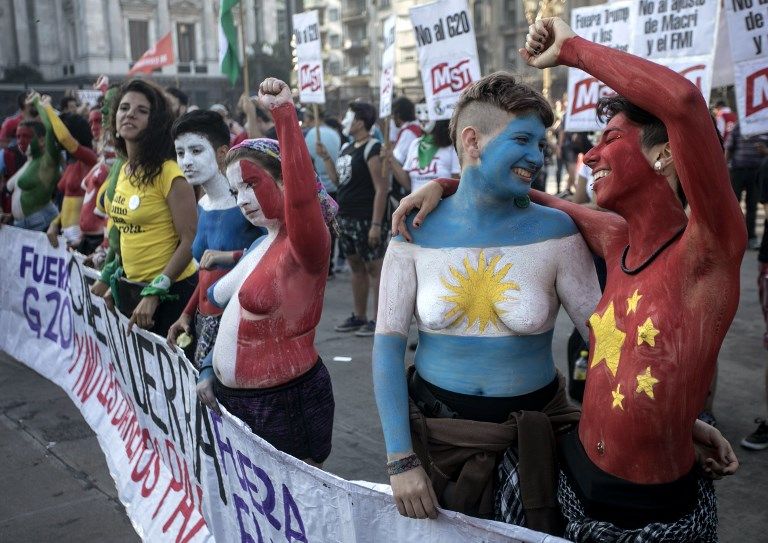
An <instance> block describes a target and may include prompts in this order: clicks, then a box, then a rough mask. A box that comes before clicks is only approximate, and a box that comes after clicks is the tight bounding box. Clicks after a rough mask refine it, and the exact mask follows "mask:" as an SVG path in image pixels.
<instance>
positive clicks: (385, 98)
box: [379, 15, 397, 119]
mask: <svg viewBox="0 0 768 543" xmlns="http://www.w3.org/2000/svg"><path fill="white" fill-rule="evenodd" d="M396 25H397V16H395V15H390V16H389V17H387V18H386V19H385V20H384V25H383V26H384V51H383V52H382V53H381V78H380V79H379V118H381V119H383V118H384V117H388V116H389V115H391V114H392V93H393V91H394V89H395V26H396Z"/></svg>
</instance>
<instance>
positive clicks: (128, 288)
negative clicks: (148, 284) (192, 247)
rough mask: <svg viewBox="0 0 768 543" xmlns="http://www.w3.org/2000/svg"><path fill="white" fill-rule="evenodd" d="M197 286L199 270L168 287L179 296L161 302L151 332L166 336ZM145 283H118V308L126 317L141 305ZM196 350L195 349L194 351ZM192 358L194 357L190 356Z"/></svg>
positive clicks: (171, 292) (170, 291)
mask: <svg viewBox="0 0 768 543" xmlns="http://www.w3.org/2000/svg"><path fill="white" fill-rule="evenodd" d="M196 286H197V272H195V273H194V275H190V276H189V277H187V278H186V279H183V280H181V281H176V282H175V283H174V284H172V285H171V288H170V289H168V293H169V294H175V295H176V296H178V298H177V299H176V300H166V301H164V302H160V305H158V306H157V309H156V310H155V315H154V321H155V325H154V326H153V327H152V328H150V329H149V331H150V332H154V333H155V334H157V335H158V336H161V337H165V336H167V335H168V329H169V328H170V327H171V325H172V324H173V323H174V322H176V319H178V318H179V316H180V315H181V312H182V311H184V308H185V307H186V305H187V302H188V301H189V299H190V298H191V297H192V294H193V293H194V292H195V287H196ZM143 288H144V287H143V285H139V284H137V283H128V282H126V281H121V282H120V283H119V285H118V294H119V297H118V301H119V303H118V306H117V309H118V310H119V311H120V312H121V313H122V314H123V315H125V316H126V317H128V318H130V317H131V314H133V310H134V309H136V306H137V305H139V302H140V301H141V290H142V289H143ZM193 352H194V351H193ZM190 360H192V358H190Z"/></svg>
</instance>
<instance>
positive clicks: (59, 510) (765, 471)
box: [0, 252, 768, 542]
mask: <svg viewBox="0 0 768 543" xmlns="http://www.w3.org/2000/svg"><path fill="white" fill-rule="evenodd" d="M755 255H756V253H755V252H748V253H747V255H746V256H745V260H744V263H743V265H742V300H741V306H740V308H739V312H738V315H737V316H736V320H735V322H734V324H733V326H732V328H731V330H730V333H729V335H728V337H727V339H726V341H725V344H724V346H723V350H722V352H721V357H720V370H719V388H718V393H717V399H716V402H715V411H716V415H717V417H718V423H719V426H720V428H721V430H722V431H723V432H724V433H725V435H726V437H728V438H729V439H730V440H731V442H732V443H733V444H734V446H735V448H736V449H737V453H738V454H739V459H740V461H741V469H740V470H739V472H738V474H737V475H735V476H733V477H730V478H729V479H728V480H725V481H721V482H719V483H718V485H717V490H718V496H719V504H720V509H719V512H720V534H721V540H722V541H725V542H731V541H734V542H752V541H755V542H757V541H765V533H766V531H768V511H766V508H767V507H768V506H766V504H768V450H766V451H764V452H757V453H751V452H747V451H744V450H743V449H741V448H740V447H738V446H737V445H736V444H737V443H738V441H739V440H740V439H741V438H742V437H743V436H744V435H745V434H746V433H748V432H751V431H752V430H753V429H754V427H755V425H754V424H753V422H752V420H753V418H754V417H756V416H764V415H765V403H764V398H763V393H762V390H763V373H762V371H763V365H764V364H765V363H766V352H765V351H764V350H763V349H762V347H761V338H762V333H763V321H762V316H761V314H760V311H759V307H758V304H757V293H756V286H755V271H756V264H755ZM350 292H351V291H350V285H349V277H348V275H340V276H339V277H337V278H336V279H335V280H333V281H330V282H329V283H328V289H327V291H326V305H325V310H324V313H323V320H322V322H321V324H320V327H319V330H318V334H317V338H318V342H317V345H318V348H319V350H320V353H321V355H322V357H323V359H324V360H325V361H326V364H327V366H328V368H329V370H330V372H331V374H332V376H333V383H334V390H335V394H336V420H335V432H334V446H333V452H332V454H331V457H330V459H329V460H328V462H327V463H326V467H327V469H328V470H330V471H331V472H333V473H336V474H338V475H340V476H342V477H345V478H347V479H365V480H368V481H376V482H385V480H386V477H385V475H384V461H385V455H384V446H383V438H382V435H381V427H380V425H379V420H378V416H377V414H376V407H375V403H374V399H373V392H372V386H371V367H370V366H371V359H370V352H371V345H372V339H371V338H356V337H354V336H351V335H349V334H338V333H335V332H333V327H334V325H335V324H337V323H339V322H341V321H342V320H343V319H344V318H346V317H347V316H348V314H349V313H350V311H351V309H350V308H351V304H350V302H349V300H350V297H351V295H350ZM571 327H572V325H571V324H570V322H569V321H568V318H567V315H565V314H561V316H560V318H559V319H558V322H557V328H556V331H555V337H554V355H555V359H556V360H557V361H558V364H559V365H560V366H561V367H563V366H564V365H565V344H566V339H567V337H568V334H569V333H570V330H571ZM335 356H346V357H351V358H352V361H351V362H336V361H334V360H333V358H334V357H335ZM52 363H53V361H52ZM0 488H2V489H3V491H2V498H0V541H4V542H5V541H7V542H22V541H54V540H56V541H78V542H91V541H94V542H95V541H107V540H108V541H116V542H119V541H137V540H138V537H137V536H136V534H135V533H134V532H133V529H132V527H131V525H130V522H129V521H128V520H127V517H126V516H125V514H124V511H123V508H122V506H121V505H120V503H119V502H118V500H117V498H116V491H115V486H114V483H113V482H112V480H111V477H110V476H109V474H108V472H107V468H106V464H105V462H104V459H103V456H102V454H101V451H100V449H99V446H98V443H97V441H96V438H95V436H94V435H93V433H92V432H91V431H90V429H89V428H88V427H87V426H86V424H85V423H84V422H83V420H82V418H81V417H80V416H79V414H78V412H77V411H76V410H75V409H74V407H73V405H72V404H71V402H70V401H69V399H68V398H67V397H66V395H65V394H64V393H63V392H62V391H61V390H60V389H58V388H57V387H56V386H55V385H53V384H51V383H49V382H48V381H46V380H44V379H42V378H41V377H39V376H38V375H37V374H36V373H34V372H32V371H30V370H28V369H26V368H25V367H23V366H21V365H19V364H18V363H16V362H13V361H11V360H9V358H8V357H7V356H5V355H2V354H1V353H0Z"/></svg>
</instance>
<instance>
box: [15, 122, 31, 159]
mask: <svg viewBox="0 0 768 543" xmlns="http://www.w3.org/2000/svg"><path fill="white" fill-rule="evenodd" d="M34 137H35V131H34V130H32V128H30V127H29V126H21V125H19V126H18V128H16V141H17V143H18V145H19V151H21V152H22V153H26V152H27V149H28V148H29V144H30V143H32V138H34Z"/></svg>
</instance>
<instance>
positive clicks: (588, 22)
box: [565, 1, 632, 132]
mask: <svg viewBox="0 0 768 543" xmlns="http://www.w3.org/2000/svg"><path fill="white" fill-rule="evenodd" d="M631 4H632V3H631V2H629V1H621V2H611V3H610V4H602V5H598V6H586V7H583V8H576V9H573V10H571V28H573V31H574V32H576V34H578V35H579V36H581V37H582V38H584V39H587V40H590V41H593V42H595V43H599V44H602V45H606V46H608V47H613V48H616V49H620V50H622V51H627V50H628V49H629V45H630V35H631V19H632V17H631V15H632V13H631ZM611 94H615V93H614V92H613V90H612V89H611V88H610V87H608V86H606V85H605V84H604V83H603V82H602V81H599V80H598V79H595V78H594V77H592V76H591V75H589V74H588V73H586V72H583V71H581V70H579V69H578V68H569V69H568V107H567V109H566V117H565V129H566V130H567V131H568V132H591V131H594V130H601V129H602V128H603V127H602V126H601V125H600V123H599V122H598V120H597V115H596V112H595V108H596V107H597V102H598V100H599V99H600V98H602V97H604V96H609V95H611Z"/></svg>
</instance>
